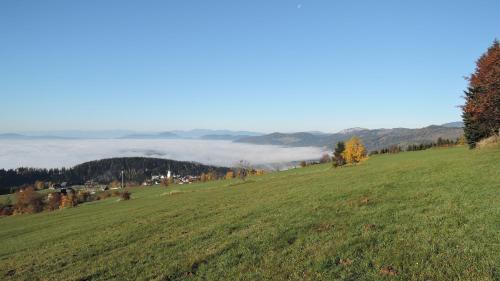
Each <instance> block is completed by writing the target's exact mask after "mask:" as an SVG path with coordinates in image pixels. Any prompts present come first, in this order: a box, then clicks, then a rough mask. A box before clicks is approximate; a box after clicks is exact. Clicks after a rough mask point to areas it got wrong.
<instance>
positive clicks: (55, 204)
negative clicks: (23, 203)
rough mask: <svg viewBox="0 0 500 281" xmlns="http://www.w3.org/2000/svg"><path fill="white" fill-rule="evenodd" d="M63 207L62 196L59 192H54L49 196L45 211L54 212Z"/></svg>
mask: <svg viewBox="0 0 500 281" xmlns="http://www.w3.org/2000/svg"><path fill="white" fill-rule="evenodd" d="M60 206H61V194H60V193H59V192H53V193H50V194H49V195H47V202H46V203H45V209H46V210H49V211H54V210H57V209H59V207H60Z"/></svg>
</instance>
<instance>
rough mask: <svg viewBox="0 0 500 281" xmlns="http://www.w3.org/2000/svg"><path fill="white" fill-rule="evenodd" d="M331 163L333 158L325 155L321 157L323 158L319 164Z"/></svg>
mask: <svg viewBox="0 0 500 281" xmlns="http://www.w3.org/2000/svg"><path fill="white" fill-rule="evenodd" d="M330 161H331V158H330V155H328V154H326V153H325V154H323V156H321V158H320V159H319V163H321V164H324V163H328V162H330Z"/></svg>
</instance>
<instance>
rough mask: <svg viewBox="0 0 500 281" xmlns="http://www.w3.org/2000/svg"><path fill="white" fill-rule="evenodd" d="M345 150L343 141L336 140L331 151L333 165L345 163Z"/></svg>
mask: <svg viewBox="0 0 500 281" xmlns="http://www.w3.org/2000/svg"><path fill="white" fill-rule="evenodd" d="M344 150H345V144H344V142H343V141H339V142H337V145H336V146H335V150H334V151H333V165H334V166H335V167H337V166H342V165H344V164H345V159H344V156H343V153H344Z"/></svg>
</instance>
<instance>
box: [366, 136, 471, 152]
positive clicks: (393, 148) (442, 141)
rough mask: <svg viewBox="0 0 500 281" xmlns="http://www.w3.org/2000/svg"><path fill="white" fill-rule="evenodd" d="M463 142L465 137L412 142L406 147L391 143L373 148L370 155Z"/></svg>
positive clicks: (417, 149) (460, 143)
mask: <svg viewBox="0 0 500 281" xmlns="http://www.w3.org/2000/svg"><path fill="white" fill-rule="evenodd" d="M462 144H465V138H464V137H461V138H457V139H456V140H450V139H443V138H438V139H437V141H435V142H429V143H421V144H410V145H407V146H406V147H404V146H400V145H391V146H389V147H386V148H382V149H379V150H373V151H371V152H370V155H376V154H394V153H399V152H403V151H419V150H426V149H429V148H433V147H447V146H454V145H462Z"/></svg>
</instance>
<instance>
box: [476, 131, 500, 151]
mask: <svg viewBox="0 0 500 281" xmlns="http://www.w3.org/2000/svg"><path fill="white" fill-rule="evenodd" d="M498 145H500V134H495V135H493V136H491V137H489V138H485V139H483V140H481V141H479V142H478V143H477V147H478V148H485V147H493V146H498Z"/></svg>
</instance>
